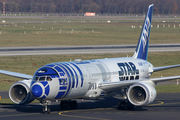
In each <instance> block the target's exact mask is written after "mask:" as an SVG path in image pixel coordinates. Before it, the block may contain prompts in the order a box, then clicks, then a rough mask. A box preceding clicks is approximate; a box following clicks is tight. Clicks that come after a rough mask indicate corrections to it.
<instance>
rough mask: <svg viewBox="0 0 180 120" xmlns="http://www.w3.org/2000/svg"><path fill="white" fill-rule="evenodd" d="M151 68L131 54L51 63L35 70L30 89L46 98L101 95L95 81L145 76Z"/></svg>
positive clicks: (34, 93)
mask: <svg viewBox="0 0 180 120" xmlns="http://www.w3.org/2000/svg"><path fill="white" fill-rule="evenodd" d="M152 70H153V66H152V64H151V63H149V62H147V61H145V60H142V59H134V58H131V57H129V58H128V57H126V58H110V59H108V58H105V59H96V60H84V61H81V60H79V61H73V62H58V63H51V64H47V65H45V66H43V67H41V68H40V69H38V70H37V71H36V72H35V74H34V77H33V80H32V83H31V93H32V95H33V96H34V97H36V98H38V99H50V100H52V99H71V98H99V97H105V96H107V95H108V93H106V92H104V91H103V90H101V89H99V88H98V84H99V83H105V82H119V81H121V82H123V81H127V80H139V79H147V78H149V77H150V76H151V73H152ZM112 92H113V91H112ZM114 92H115V91H114ZM111 94H112V93H111ZM112 95H113V94H112Z"/></svg>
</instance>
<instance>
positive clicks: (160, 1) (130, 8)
mask: <svg viewBox="0 0 180 120" xmlns="http://www.w3.org/2000/svg"><path fill="white" fill-rule="evenodd" d="M3 1H5V3H6V4H5V6H6V13H18V12H21V13H23V12H24V13H76V14H84V13H85V12H95V13H97V14H107V13H108V14H144V13H146V11H147V8H148V6H149V5H150V4H154V14H180V7H179V6H180V0H0V9H1V13H2V11H3Z"/></svg>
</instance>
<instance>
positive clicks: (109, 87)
mask: <svg viewBox="0 0 180 120" xmlns="http://www.w3.org/2000/svg"><path fill="white" fill-rule="evenodd" d="M174 79H180V75H179V76H170V77H161V78H150V79H142V80H134V81H132V80H128V81H119V82H108V83H100V84H99V88H100V89H102V90H104V91H113V90H118V89H121V88H122V87H128V86H130V85H132V84H134V83H138V82H142V81H144V82H148V81H152V82H154V83H157V82H163V81H169V80H174Z"/></svg>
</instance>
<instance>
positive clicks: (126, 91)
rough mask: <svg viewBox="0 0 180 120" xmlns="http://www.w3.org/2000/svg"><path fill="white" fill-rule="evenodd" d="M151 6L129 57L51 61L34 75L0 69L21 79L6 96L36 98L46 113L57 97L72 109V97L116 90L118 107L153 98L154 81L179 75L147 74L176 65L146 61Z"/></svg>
mask: <svg viewBox="0 0 180 120" xmlns="http://www.w3.org/2000/svg"><path fill="white" fill-rule="evenodd" d="M153 6H154V5H150V6H149V8H148V12H147V15H146V17H145V21H144V25H143V28H142V31H141V34H140V38H139V42H138V44H137V47H136V50H135V53H134V55H133V56H132V57H124V58H105V59H96V60H81V59H76V60H75V61H72V62H59V63H51V64H48V65H45V66H43V67H41V68H39V69H38V70H37V71H36V72H35V74H34V76H31V75H26V74H21V73H15V72H10V71H5V70H0V73H1V74H6V75H10V76H14V77H19V78H23V79H24V80H23V81H18V82H16V83H14V84H13V85H12V86H11V87H10V89H9V97H10V99H11V100H12V101H13V102H14V103H16V104H28V103H31V102H32V101H33V100H34V99H37V100H39V101H40V103H41V104H42V106H43V107H42V108H43V109H42V110H43V111H42V112H43V113H50V102H51V101H54V100H60V101H61V103H60V107H61V109H76V108H77V102H76V101H75V100H72V99H78V98H80V99H98V98H102V97H108V96H109V97H111V96H114V95H117V94H119V95H121V96H122V97H123V98H124V99H125V100H124V101H121V102H119V104H118V109H122V110H123V109H133V108H134V106H144V105H148V104H149V103H151V102H153V101H154V100H155V98H156V90H155V85H156V83H157V82H162V81H167V80H172V79H178V78H180V76H170V77H161V78H150V76H151V75H152V73H153V72H156V71H160V70H165V69H169V68H174V67H180V65H171V66H164V67H153V65H152V64H151V63H149V62H148V61H147V55H148V46H149V36H150V30H151V21H152V13H153Z"/></svg>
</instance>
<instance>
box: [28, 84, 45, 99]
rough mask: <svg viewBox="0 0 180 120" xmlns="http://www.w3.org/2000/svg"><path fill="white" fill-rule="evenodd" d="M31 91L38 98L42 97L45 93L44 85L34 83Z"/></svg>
mask: <svg viewBox="0 0 180 120" xmlns="http://www.w3.org/2000/svg"><path fill="white" fill-rule="evenodd" d="M31 93H32V95H33V96H34V97H36V98H39V97H41V95H42V93H43V90H42V87H41V86H40V85H38V84H35V85H33V86H32V88H31Z"/></svg>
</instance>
